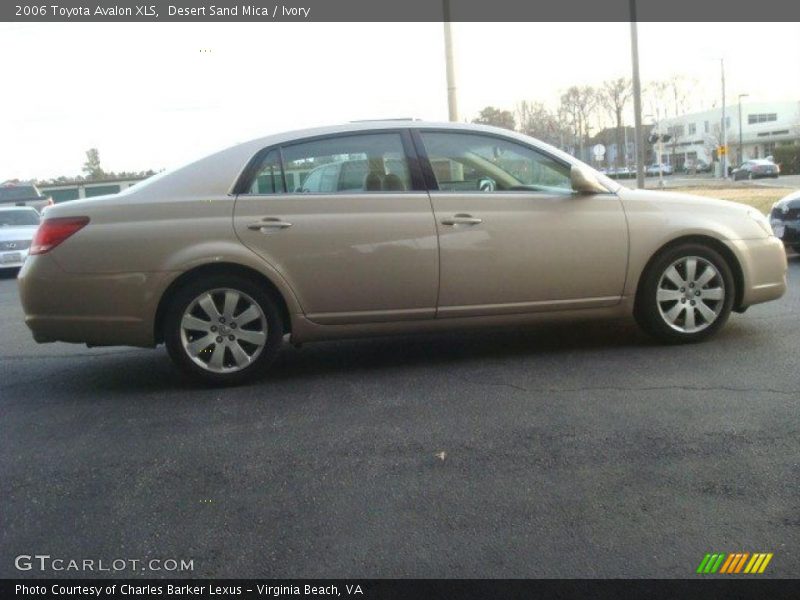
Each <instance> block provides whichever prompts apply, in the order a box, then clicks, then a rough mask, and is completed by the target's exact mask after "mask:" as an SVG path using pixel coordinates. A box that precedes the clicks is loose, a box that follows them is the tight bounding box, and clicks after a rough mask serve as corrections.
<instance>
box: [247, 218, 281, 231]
mask: <svg viewBox="0 0 800 600" xmlns="http://www.w3.org/2000/svg"><path fill="white" fill-rule="evenodd" d="M291 226H292V224H291V223H288V222H286V221H281V220H280V219H278V218H276V217H264V218H263V219H262V220H261V221H259V222H258V223H250V225H248V226H247V228H248V229H251V230H253V231H261V232H267V231H269V230H270V229H286V228H287V227H291Z"/></svg>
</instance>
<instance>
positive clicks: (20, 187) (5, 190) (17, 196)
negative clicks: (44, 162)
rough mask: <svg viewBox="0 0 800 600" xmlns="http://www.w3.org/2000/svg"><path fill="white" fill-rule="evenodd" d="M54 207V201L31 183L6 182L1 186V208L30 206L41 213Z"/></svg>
mask: <svg viewBox="0 0 800 600" xmlns="http://www.w3.org/2000/svg"><path fill="white" fill-rule="evenodd" d="M52 205H53V199H52V198H51V197H50V196H45V195H43V194H42V192H40V191H39V188H37V187H36V186H35V185H34V184H33V182H30V181H6V182H5V183H3V184H2V185H0V207H2V206H30V207H32V208H35V209H36V210H38V211H39V212H40V213H41V212H42V211H43V210H44V209H45V208H47V207H48V206H52Z"/></svg>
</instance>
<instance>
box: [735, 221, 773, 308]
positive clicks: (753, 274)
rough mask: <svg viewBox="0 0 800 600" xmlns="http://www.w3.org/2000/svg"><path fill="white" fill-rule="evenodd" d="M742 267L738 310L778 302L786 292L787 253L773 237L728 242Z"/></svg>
mask: <svg viewBox="0 0 800 600" xmlns="http://www.w3.org/2000/svg"><path fill="white" fill-rule="evenodd" d="M727 244H728V247H729V248H730V249H731V251H733V253H734V254H735V255H736V257H737V258H738V260H739V264H740V265H741V267H742V278H743V281H744V286H743V289H742V296H741V301H740V302H739V303H738V304H739V306H737V307H735V308H739V309H741V308H746V307H748V306H751V305H753V304H759V303H761V302H769V301H770V300H777V299H778V298H780V297H781V296H783V295H784V294H785V293H786V271H787V269H788V264H787V261H786V251H785V250H784V248H783V242H782V241H781V240H779V239H778V238H776V237H773V236H770V237H768V238H763V239H759V240H733V241H728V242H727Z"/></svg>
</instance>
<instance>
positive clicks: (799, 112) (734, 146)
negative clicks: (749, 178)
mask: <svg viewBox="0 0 800 600" xmlns="http://www.w3.org/2000/svg"><path fill="white" fill-rule="evenodd" d="M739 119H740V112H739V104H732V105H730V106H728V107H727V108H726V109H725V121H726V134H727V147H728V164H729V165H731V166H733V165H738V164H741V162H742V161H743V160H748V159H751V158H764V157H766V156H770V155H771V154H772V152H773V151H774V149H775V147H776V146H780V145H788V144H795V143H800V101H793V102H752V103H751V102H746V101H743V102H742V104H741V145H742V148H741V153H740V149H739V143H740V128H739ZM721 126H722V109H721V108H715V109H712V110H707V111H704V112H698V113H692V114H687V115H683V116H680V117H673V118H670V119H662V120H661V121H660V122H659V123H658V124H657V130H658V131H659V132H660V133H669V134H671V135H672V139H671V140H670V141H669V142H666V143H665V144H664V147H663V154H662V157H661V162H663V163H666V164H671V165H673V167H675V169H677V170H680V169H683V168H684V166H687V167H688V166H690V165H691V164H692V161H698V160H699V161H703V162H705V163H708V164H710V163H712V162H713V161H714V160H717V155H716V148H717V147H718V146H720V145H721V144H722V136H721V131H722V129H721Z"/></svg>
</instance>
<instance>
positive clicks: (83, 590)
mask: <svg viewBox="0 0 800 600" xmlns="http://www.w3.org/2000/svg"><path fill="white" fill-rule="evenodd" d="M799 597H800V580H785V579H784V580H780V579H760V578H757V577H735V578H713V579H712V578H709V579H705V578H703V579H700V578H698V579H691V580H680V579H664V580H653V579H635V580H624V579H611V580H597V579H571V580H565V579H542V580H523V579H505V580H486V579H481V580H468V579H466V580H465V579H454V580H446V579H412V580H393V579H348V580H345V579H334V580H246V579H226V580H216V581H214V580H208V579H182V580H164V579H147V580H145V579H128V580H113V579H61V580H55V579H42V580H35V579H26V580H10V579H4V580H2V584H1V585H0V598H3V599H4V600H8V599H11V598H15V599H18V598H45V599H51V598H52V599H59V600H72V599H78V598H80V599H85V598H102V599H109V598H131V599H133V598H169V599H171V600H191V599H197V598H218V599H220V600H223V599H224V600H228V599H231V598H236V599H240V600H257V599H281V600H286V599H291V600H300V599H310V598H315V599H325V598H344V599H348V600H394V599H408V600H423V599H434V600H439V599H441V600H469V599H473V598H475V599H481V600H488V599H492V600H504V599H523V598H525V599H529V598H537V599H538V598H647V600H657V599H659V598H671V599H675V598H703V599H704V600H711V599H714V598H725V599H726V600H727V599H736V598H759V599H764V598H770V599H780V598H793V599H796V598H799Z"/></svg>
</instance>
